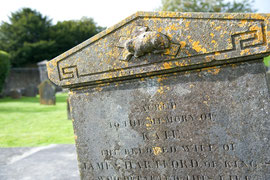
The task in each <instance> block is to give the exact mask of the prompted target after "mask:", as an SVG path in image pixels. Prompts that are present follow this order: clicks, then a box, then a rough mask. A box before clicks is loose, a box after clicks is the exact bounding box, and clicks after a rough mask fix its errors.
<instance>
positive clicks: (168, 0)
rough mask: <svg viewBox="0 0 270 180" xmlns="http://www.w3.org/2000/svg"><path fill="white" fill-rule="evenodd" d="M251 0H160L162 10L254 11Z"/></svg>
mask: <svg viewBox="0 0 270 180" xmlns="http://www.w3.org/2000/svg"><path fill="white" fill-rule="evenodd" d="M252 3H253V0H239V1H236V0H234V1H233V2H231V1H225V0H162V7H161V8H160V10H162V11H175V12H177V11H179V12H256V11H257V10H256V9H253V7H252Z"/></svg>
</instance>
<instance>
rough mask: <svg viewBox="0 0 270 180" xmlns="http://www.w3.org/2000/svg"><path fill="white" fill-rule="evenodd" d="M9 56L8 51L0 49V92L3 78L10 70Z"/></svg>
mask: <svg viewBox="0 0 270 180" xmlns="http://www.w3.org/2000/svg"><path fill="white" fill-rule="evenodd" d="M9 59H10V56H9V54H8V53H6V52H4V51H1V50H0V93H1V92H2V90H3V86H4V83H5V79H6V77H7V76H8V73H9V70H10V60H9Z"/></svg>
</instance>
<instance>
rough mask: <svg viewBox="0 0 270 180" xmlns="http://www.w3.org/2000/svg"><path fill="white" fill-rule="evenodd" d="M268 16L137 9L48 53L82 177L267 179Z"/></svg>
mask: <svg viewBox="0 0 270 180" xmlns="http://www.w3.org/2000/svg"><path fill="white" fill-rule="evenodd" d="M269 19H270V15H269V14H211V13H205V14H204V13H175V12H156V13H149V12H148V13H144V12H139V13H136V14H135V15H133V16H130V17H129V18H127V19H125V20H124V21H122V22H120V23H119V24H117V25H115V26H113V27H112V28H109V29H107V30H106V31H103V32H101V33H100V34H98V35H96V36H94V37H93V38H91V39H89V40H86V41H85V42H83V43H82V44H80V45H78V46H76V47H74V48H72V49H71V50H69V51H67V52H66V53H64V54H62V55H60V56H58V57H56V58H55V59H53V60H52V61H49V62H48V64H47V68H48V72H49V74H48V75H49V78H50V79H51V81H53V82H54V83H55V84H57V85H59V86H62V87H65V88H69V90H70V93H69V94H70V96H69V98H70V107H71V112H72V118H73V120H74V122H73V127H74V133H75V140H76V147H77V153H78V161H79V169H80V174H81V179H83V180H269V179H270V150H269V149H270V131H269V128H270V95H269V92H268V89H267V84H266V79H265V68H264V64H263V62H262V59H263V58H264V57H265V56H267V55H269V54H270V21H269Z"/></svg>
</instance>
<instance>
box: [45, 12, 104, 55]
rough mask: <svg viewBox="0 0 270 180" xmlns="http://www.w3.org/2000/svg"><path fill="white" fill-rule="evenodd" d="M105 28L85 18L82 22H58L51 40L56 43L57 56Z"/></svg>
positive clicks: (52, 32) (53, 29)
mask: <svg viewBox="0 0 270 180" xmlns="http://www.w3.org/2000/svg"><path fill="white" fill-rule="evenodd" d="M103 29H104V28H102V27H99V26H97V25H96V23H95V22H94V20H93V19H92V18H86V17H83V18H82V19H81V20H70V21H63V22H58V23H57V24H56V25H54V26H53V27H52V29H51V35H50V36H51V39H53V40H54V41H55V42H56V47H55V48H56V49H57V52H55V55H59V54H61V53H63V52H65V51H67V50H68V49H70V48H72V47H74V46H76V45H78V44H79V43H81V42H83V41H85V40H87V39H88V38H90V37H92V36H94V35H95V34H97V33H99V32H100V31H102V30H103Z"/></svg>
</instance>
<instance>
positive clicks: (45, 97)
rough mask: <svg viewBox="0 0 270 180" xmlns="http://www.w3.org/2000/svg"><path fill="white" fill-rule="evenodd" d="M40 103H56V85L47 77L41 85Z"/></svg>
mask: <svg viewBox="0 0 270 180" xmlns="http://www.w3.org/2000/svg"><path fill="white" fill-rule="evenodd" d="M38 88H39V96H40V104H46V105H55V102H56V98H55V86H54V85H53V84H52V83H51V82H50V81H49V80H48V79H47V80H45V81H43V82H42V83H41V84H40V85H39V86H38Z"/></svg>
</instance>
